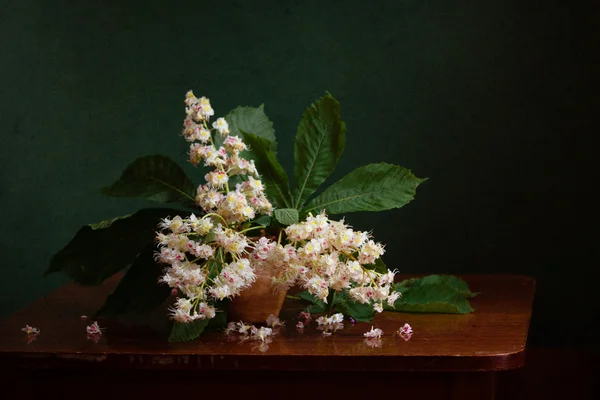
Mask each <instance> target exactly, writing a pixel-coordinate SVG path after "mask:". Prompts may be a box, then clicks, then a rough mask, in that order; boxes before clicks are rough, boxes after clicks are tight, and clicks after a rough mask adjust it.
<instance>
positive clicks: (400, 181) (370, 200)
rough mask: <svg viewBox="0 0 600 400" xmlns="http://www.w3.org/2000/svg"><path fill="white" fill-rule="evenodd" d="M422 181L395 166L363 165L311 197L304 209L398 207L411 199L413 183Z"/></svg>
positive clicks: (332, 210) (338, 210)
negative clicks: (314, 196)
mask: <svg viewBox="0 0 600 400" xmlns="http://www.w3.org/2000/svg"><path fill="white" fill-rule="evenodd" d="M424 181H425V179H419V178H417V177H416V176H414V175H413V174H412V173H411V172H410V171H409V170H407V169H406V168H402V167H400V166H398V165H392V164H386V163H379V164H369V165H365V166H363V167H360V168H357V169H355V170H354V171H352V172H350V173H349V174H348V175H346V176H344V177H343V178H342V179H340V180H339V181H337V182H336V183H334V184H333V185H331V186H330V187H328V188H327V189H326V190H325V191H324V192H323V193H321V194H320V195H319V196H317V197H316V198H314V199H312V200H311V201H310V202H309V203H308V204H307V205H306V208H305V210H304V212H309V211H311V212H318V211H320V210H323V209H325V210H326V211H327V213H328V214H345V213H350V212H357V211H383V210H389V209H392V208H399V207H402V206H404V205H405V204H407V203H409V202H410V201H411V200H412V199H413V198H414V195H415V191H416V189H417V186H419V184H421V183H422V182H424Z"/></svg>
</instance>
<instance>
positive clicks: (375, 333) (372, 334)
mask: <svg viewBox="0 0 600 400" xmlns="http://www.w3.org/2000/svg"><path fill="white" fill-rule="evenodd" d="M381 335H383V331H382V330H381V329H379V328H373V327H371V330H370V331H368V332H365V333H364V334H363V336H364V337H367V338H378V339H379V338H380V337H381Z"/></svg>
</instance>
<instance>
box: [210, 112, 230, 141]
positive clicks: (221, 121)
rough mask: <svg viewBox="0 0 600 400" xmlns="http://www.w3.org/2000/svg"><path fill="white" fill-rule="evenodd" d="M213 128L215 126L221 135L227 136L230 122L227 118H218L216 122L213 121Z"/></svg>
mask: <svg viewBox="0 0 600 400" xmlns="http://www.w3.org/2000/svg"><path fill="white" fill-rule="evenodd" d="M213 128H215V129H216V130H217V131H218V132H219V134H220V135H221V136H226V135H228V134H229V124H228V123H227V121H225V118H222V117H221V118H218V119H217V120H216V121H215V122H213Z"/></svg>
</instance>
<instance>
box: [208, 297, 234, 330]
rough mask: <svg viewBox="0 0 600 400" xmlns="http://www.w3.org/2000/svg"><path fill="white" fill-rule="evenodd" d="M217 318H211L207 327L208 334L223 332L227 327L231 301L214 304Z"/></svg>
mask: <svg viewBox="0 0 600 400" xmlns="http://www.w3.org/2000/svg"><path fill="white" fill-rule="evenodd" d="M214 306H215V310H216V313H215V317H214V318H211V319H210V320H209V321H208V325H206V329H205V330H206V331H207V332H214V331H222V330H223V329H225V327H227V309H228V308H229V300H223V301H218V302H216V303H215V304H214Z"/></svg>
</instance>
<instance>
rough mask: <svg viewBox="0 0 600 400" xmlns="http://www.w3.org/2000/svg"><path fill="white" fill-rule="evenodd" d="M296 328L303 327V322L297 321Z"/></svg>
mask: <svg viewBox="0 0 600 400" xmlns="http://www.w3.org/2000/svg"><path fill="white" fill-rule="evenodd" d="M296 329H298V330H300V329H304V322H302V321H298V323H297V324H296Z"/></svg>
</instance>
